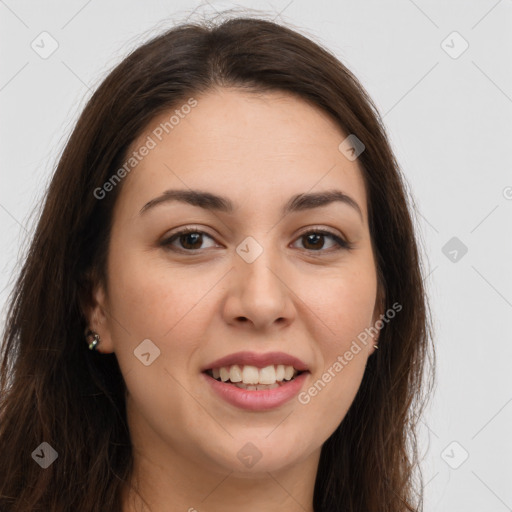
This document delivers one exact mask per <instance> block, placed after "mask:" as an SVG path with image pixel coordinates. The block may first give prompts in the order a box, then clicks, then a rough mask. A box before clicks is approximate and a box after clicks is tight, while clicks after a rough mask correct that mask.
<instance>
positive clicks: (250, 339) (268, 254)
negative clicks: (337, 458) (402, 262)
mask: <svg viewBox="0 0 512 512" xmlns="http://www.w3.org/2000/svg"><path fill="white" fill-rule="evenodd" d="M195 99H196V100H197V105H196V106H195V107H194V108H191V109H188V108H184V109H181V113H182V115H181V116H179V122H178V123H176V124H175V125H174V126H173V127H172V131H171V129H169V127H168V126H169V125H167V129H168V131H169V133H168V134H167V133H166V132H165V130H162V128H161V127H162V124H161V123H165V122H168V121H169V118H170V116H171V115H172V114H173V112H174V110H173V111H172V112H171V111H170V112H166V113H165V114H163V115H161V116H160V117H158V118H156V119H154V120H153V121H152V122H151V123H150V124H149V125H148V127H147V131H146V132H145V133H144V134H142V135H141V136H140V137H139V139H138V140H137V141H136V142H135V143H134V144H133V146H132V149H131V150H130V152H129V153H130V154H131V153H132V152H133V151H139V149H140V148H141V147H142V146H143V145H146V146H147V147H149V146H154V147H151V148H150V150H149V151H148V152H147V154H146V155H145V156H144V157H142V158H141V159H140V161H138V163H137V165H136V166H135V167H134V168H133V170H131V171H130V173H129V174H128V175H127V176H126V177H125V178H124V181H123V183H122V188H121V191H120V195H119V197H118V200H117V202H116V207H115V211H114V218H113V225H112V231H111V239H110V246H109V254H108V269H107V270H108V283H107V287H103V286H102V285H98V286H97V288H96V291H95V299H96V304H97V305H96V308H95V309H94V310H93V311H92V313H91V316H90V319H91V327H92V328H94V329H95V330H96V331H97V332H98V333H99V334H100V336H101V340H102V341H101V345H100V347H99V348H100V351H101V352H115V354H116V356H117V359H118V361H119V365H120V368H121V371H122V373H123V376H124V379H125V381H126V385H127V389H128V392H127V397H126V400H127V410H128V418H129V428H130V432H131V435H132V437H133V438H136V439H137V443H138V446H139V449H140V450H142V451H144V450H146V451H148V452H150V451H153V452H154V453H162V454H163V453H165V454H166V457H168V456H169V454H172V456H173V457H174V458H176V459H179V460H181V461H186V464H189V465H191V466H193V465H194V464H195V463H197V464H198V465H200V466H201V467H202V468H208V469H211V470H212V471H219V470H224V471H235V472H238V473H240V474H246V475H248V474H251V473H252V474H254V473H257V472H266V471H276V470H279V469H282V468H285V467H289V466H291V465H293V464H297V463H299V462H300V461H304V460H306V459H308V458H311V457H316V458H318V455H319V450H320V448H321V445H322V443H324V441H325V440H326V439H327V438H328V437H329V436H330V435H331V434H332V432H333V431H334V430H335V429H336V427H337V426H338V425H339V424H340V422H341V421H342V420H343V417H344V416H345V414H346V412H347V410H348V408H349V407H350V405H351V403H352V401H353V399H354V397H355V394H356V392H357V390H358V388H359V385H360V383H361V380H362V377H363V373H364V370H365V365H366V362H367V359H368V357H369V356H370V355H371V353H372V351H373V343H372V342H371V341H372V340H371V339H369V340H368V342H367V343H366V344H363V343H359V351H356V350H354V349H353V347H354V344H353V343H354V340H357V339H358V338H357V337H358V335H360V333H362V332H364V331H365V329H367V328H369V327H371V326H372V325H373V324H374V322H375V320H376V319H377V318H378V315H379V313H380V312H381V311H380V310H379V309H378V308H377V301H376V299H377V275H376V267H375V260H374V255H373V252H372V245H371V238H370V233H369V227H368V213H367V197H366V193H365V187H364V182H363V178H362V174H361V169H360V167H359V164H358V162H357V160H355V161H351V160H349V159H348V158H346V157H345V155H344V154H343V153H341V152H340V150H339V149H338V146H339V145H340V143H341V142H342V141H343V140H344V139H345V138H346V136H347V134H343V133H342V132H341V131H340V129H339V128H338V127H337V126H336V124H335V123H334V122H333V121H332V120H331V119H330V118H329V117H328V116H327V115H325V114H324V113H322V112H321V111H320V110H318V109H317V108H315V107H313V106H311V105H309V104H307V103H305V102H303V101H302V100H300V99H296V98H295V97H293V96H291V95H286V94H281V93H266V94H254V93H248V92H241V91H239V90H235V89H222V90H215V91H212V92H210V93H208V94H206V95H203V96H197V97H195ZM184 104H185V102H184ZM177 108H178V110H179V106H178V107H177ZM184 112H188V113H187V114H186V115H185V114H183V113H184ZM159 127H160V129H158V128H159ZM157 134H158V135H157ZM148 137H150V138H151V140H152V141H153V142H150V139H148ZM160 138H161V140H160ZM144 152H145V151H139V153H138V154H139V155H140V154H141V153H144ZM118 186H119V185H118ZM166 191H177V192H178V193H179V192H186V193H190V192H191V191H200V192H201V193H208V194H211V196H199V195H196V196H192V194H189V199H190V202H187V201H186V197H185V196H182V197H181V199H180V197H179V195H178V194H177V192H174V198H173V195H172V194H171V193H168V194H167V196H165V195H163V194H164V193H165V192H166ZM334 191H337V192H339V193H340V194H339V196H338V197H341V198H342V199H341V200H340V199H336V198H335V194H332V196H331V198H334V199H335V200H332V201H330V202H329V201H325V197H324V200H323V201H322V200H317V201H316V202H315V201H314V198H313V199H311V198H310V200H308V197H306V196H308V195H310V194H321V193H326V192H334ZM302 194H303V195H304V196H302V201H301V200H300V199H301V198H300V197H299V199H297V198H296V196H300V195H302ZM213 196H221V197H222V198H223V199H222V200H218V199H212V197H213ZM201 197H202V199H201ZM294 197H295V200H293V198H294ZM343 197H345V199H344V200H343ZM346 197H348V198H349V199H346ZM317 199H318V198H317ZM184 229H189V230H190V232H189V233H182V231H183V230H184ZM351 347H352V350H351ZM348 352H351V353H352V357H350V356H349V355H348ZM232 355H233V357H231V358H230V357H229V356H232ZM226 357H228V359H227V360H225V361H219V360H221V359H224V358H226ZM342 361H343V362H342ZM336 363H338V364H336ZM276 365H284V367H285V368H284V373H285V374H286V375H285V376H284V377H283V369H280V367H279V366H276ZM237 366H238V367H239V370H240V375H239V372H238V369H237ZM269 366H270V367H271V368H266V367H269ZM286 366H288V367H293V368H295V370H294V369H293V368H292V369H286ZM340 366H341V369H340ZM220 367H223V368H225V369H224V370H220ZM263 368H266V369H265V370H262V369H263ZM205 370H212V371H211V374H213V375H214V376H216V375H217V372H219V373H220V379H221V380H222V378H227V377H226V375H229V376H230V378H232V379H233V380H235V381H236V380H238V379H239V378H242V379H244V377H246V378H245V379H244V380H246V381H247V382H249V384H248V385H251V384H250V382H256V381H257V382H259V385H261V386H263V387H262V388H261V389H258V387H257V388H256V389H252V388H248V389H243V388H241V387H239V386H241V385H242V384H241V383H239V386H237V385H235V384H233V383H222V382H219V381H217V380H215V379H214V378H213V377H212V376H210V375H208V373H210V372H205ZM296 370H301V371H302V373H300V374H299V375H297V376H296V377H295V378H293V379H291V380H289V381H288V380H286V379H288V378H290V376H291V373H292V372H294V371H296ZM237 375H239V376H238V377H237ZM326 375H327V376H326ZM329 376H330V377H329ZM252 378H254V379H255V380H251V379H252ZM276 378H277V379H278V380H279V382H276V383H275V384H267V385H264V384H263V383H262V381H263V382H274V381H275V379H276ZM267 379H268V380H267ZM319 381H320V384H319ZM315 383H316V387H315ZM255 386H258V384H255ZM266 388H268V389H266ZM315 390H316V391H315ZM249 443H250V444H249ZM254 455H255V456H256V458H258V460H257V463H256V464H252V465H251V463H250V462H249V460H250V457H251V456H254ZM251 460H252V459H251ZM255 460H256V459H255ZM183 463H184V464H185V462H183Z"/></svg>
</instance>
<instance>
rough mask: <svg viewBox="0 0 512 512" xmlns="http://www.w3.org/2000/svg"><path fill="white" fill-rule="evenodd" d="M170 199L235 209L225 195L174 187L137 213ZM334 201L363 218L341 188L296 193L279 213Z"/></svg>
mask: <svg viewBox="0 0 512 512" xmlns="http://www.w3.org/2000/svg"><path fill="white" fill-rule="evenodd" d="M170 201H179V202H182V203H186V204H190V205H192V206H198V207H200V208H204V209H205V210H210V211H217V212H224V213H233V212H234V211H235V210H236V208H235V205H234V203H233V202H232V201H231V199H229V198H227V197H223V196H219V195H217V194H213V193H211V192H205V191H202V190H190V189H189V190H179V189H175V190H166V191H165V192H164V193H163V194H162V195H160V196H158V197H156V198H155V199H152V200H151V201H149V202H147V203H146V204H145V205H144V206H143V207H142V208H141V210H140V212H139V214H140V215H142V214H143V213H144V212H146V211H148V210H150V209H151V208H154V207H155V206H157V205H160V204H162V203H167V202H170ZM335 202H341V203H344V204H346V205H348V206H350V207H352V208H353V209H354V210H356V211H357V213H358V214H359V217H361V220H363V214H362V211H361V208H360V207H359V205H358V204H357V203H356V201H355V200H354V199H352V198H351V197H350V196H348V195H347V194H345V193H344V192H342V191H341V190H327V191H324V192H315V193H304V194H297V195H295V196H292V197H291V198H290V199H289V200H288V202H287V203H286V204H285V205H284V206H283V209H282V211H281V213H282V215H283V216H284V215H287V214H289V213H294V212H301V211H305V210H311V209H313V208H320V207H322V206H327V205H329V204H331V203H335Z"/></svg>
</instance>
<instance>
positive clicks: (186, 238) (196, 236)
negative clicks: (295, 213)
mask: <svg viewBox="0 0 512 512" xmlns="http://www.w3.org/2000/svg"><path fill="white" fill-rule="evenodd" d="M205 236H206V238H209V239H210V240H213V238H212V237H211V236H210V235H208V234H207V233H205V232H204V231H200V230H198V229H193V228H187V229H183V230H181V231H178V232H177V233H175V234H174V235H172V236H170V237H169V238H167V239H165V240H163V241H162V242H161V244H160V245H162V246H164V247H166V248H169V249H170V250H176V251H184V252H191V251H197V250H200V249H203V247H197V245H201V243H202V241H203V237H205ZM326 237H327V238H330V239H331V240H333V241H334V245H335V246H338V248H337V249H334V250H340V249H350V248H351V244H350V243H349V242H347V241H346V240H343V239H342V238H340V237H339V236H337V235H335V234H334V233H330V232H329V231H325V230H311V231H307V232H305V233H302V234H301V235H300V236H299V238H298V239H297V240H304V239H305V240H306V242H305V243H306V244H307V245H309V246H310V247H311V248H310V249H308V250H311V251H314V252H319V250H321V249H324V243H323V242H322V239H323V238H326ZM176 240H179V242H180V245H181V247H180V248H178V247H176V246H174V245H173V244H174V242H175V241H176ZM324 252H325V251H324Z"/></svg>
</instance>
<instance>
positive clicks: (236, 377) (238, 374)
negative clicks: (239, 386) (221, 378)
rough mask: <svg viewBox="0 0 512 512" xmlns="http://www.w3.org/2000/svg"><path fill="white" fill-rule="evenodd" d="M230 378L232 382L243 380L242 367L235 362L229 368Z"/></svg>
mask: <svg viewBox="0 0 512 512" xmlns="http://www.w3.org/2000/svg"><path fill="white" fill-rule="evenodd" d="M229 380H230V381H231V382H242V368H240V366H238V365H237V364H234V365H233V366H232V367H231V368H230V370H229Z"/></svg>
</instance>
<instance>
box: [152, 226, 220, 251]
mask: <svg viewBox="0 0 512 512" xmlns="http://www.w3.org/2000/svg"><path fill="white" fill-rule="evenodd" d="M204 237H206V238H209V239H210V240H213V238H212V237H211V236H210V235H208V234H206V233H205V232H204V231H200V230H198V229H194V228H187V229H183V230H181V231H178V232H177V233H175V234H173V235H172V236H171V237H169V238H167V239H165V240H163V241H162V242H161V244H160V245H162V246H164V247H168V248H169V249H171V250H173V249H176V250H178V251H179V250H182V251H187V252H192V251H198V250H201V249H204V247H201V245H202V243H203V242H204ZM175 241H177V242H178V244H179V246H178V247H176V246H175V245H173V244H174V242H175Z"/></svg>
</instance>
